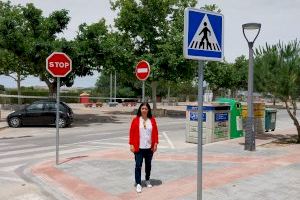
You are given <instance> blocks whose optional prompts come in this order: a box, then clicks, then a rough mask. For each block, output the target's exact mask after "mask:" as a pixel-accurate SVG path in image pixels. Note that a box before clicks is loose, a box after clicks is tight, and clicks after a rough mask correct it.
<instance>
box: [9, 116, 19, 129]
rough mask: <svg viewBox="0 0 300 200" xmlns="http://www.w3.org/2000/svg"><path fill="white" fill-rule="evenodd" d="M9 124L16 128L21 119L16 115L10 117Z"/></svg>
mask: <svg viewBox="0 0 300 200" xmlns="http://www.w3.org/2000/svg"><path fill="white" fill-rule="evenodd" d="M9 126H10V127H13V128H17V127H20V126H21V120H20V118H18V117H12V118H10V119H9Z"/></svg>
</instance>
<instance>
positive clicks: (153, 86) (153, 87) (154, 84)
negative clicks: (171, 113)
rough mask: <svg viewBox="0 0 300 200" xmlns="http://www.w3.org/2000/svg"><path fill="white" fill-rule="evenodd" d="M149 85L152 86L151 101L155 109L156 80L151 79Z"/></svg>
mask: <svg viewBox="0 0 300 200" xmlns="http://www.w3.org/2000/svg"><path fill="white" fill-rule="evenodd" d="M151 87H152V102H153V109H154V110H156V109H157V106H156V88H157V81H152V82H151Z"/></svg>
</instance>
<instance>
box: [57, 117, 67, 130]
mask: <svg viewBox="0 0 300 200" xmlns="http://www.w3.org/2000/svg"><path fill="white" fill-rule="evenodd" d="M58 126H59V128H65V127H66V126H67V122H66V120H65V119H64V118H59V121H58Z"/></svg>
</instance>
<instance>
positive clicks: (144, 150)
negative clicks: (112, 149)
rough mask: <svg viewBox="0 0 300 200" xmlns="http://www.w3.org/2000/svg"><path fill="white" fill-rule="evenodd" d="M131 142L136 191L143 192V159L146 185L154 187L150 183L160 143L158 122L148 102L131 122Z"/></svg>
mask: <svg viewBox="0 0 300 200" xmlns="http://www.w3.org/2000/svg"><path fill="white" fill-rule="evenodd" d="M129 144H130V151H131V152H133V153H134V158H135V183H136V191H137V192H142V186H141V171H142V164H143V159H145V179H146V186H147V187H149V188H150V187H152V185H151V183H150V173H151V162H152V157H153V153H154V152H155V151H156V150H157V144H158V129H157V124H156V120H155V118H154V117H152V113H151V108H150V105H149V104H148V103H142V104H141V105H140V107H139V109H138V112H137V115H136V117H135V118H134V119H133V120H132V122H131V127H130V132H129Z"/></svg>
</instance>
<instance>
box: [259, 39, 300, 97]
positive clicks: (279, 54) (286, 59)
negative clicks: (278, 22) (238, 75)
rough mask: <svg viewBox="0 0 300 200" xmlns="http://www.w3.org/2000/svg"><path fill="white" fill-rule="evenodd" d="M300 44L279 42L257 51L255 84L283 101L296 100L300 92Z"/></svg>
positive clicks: (260, 89)
mask: <svg viewBox="0 0 300 200" xmlns="http://www.w3.org/2000/svg"><path fill="white" fill-rule="evenodd" d="M299 53H300V43H299V42H298V41H297V40H295V41H292V42H289V43H288V44H283V43H281V42H279V43H278V44H276V45H271V46H270V45H268V44H266V46H265V47H260V48H258V49H256V59H255V84H256V89H257V90H258V91H259V92H265V93H267V92H270V93H271V94H273V95H274V96H275V97H276V98H280V99H281V100H282V101H287V100H288V99H292V100H295V99H296V98H298V97H299V92H300V54H299Z"/></svg>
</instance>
